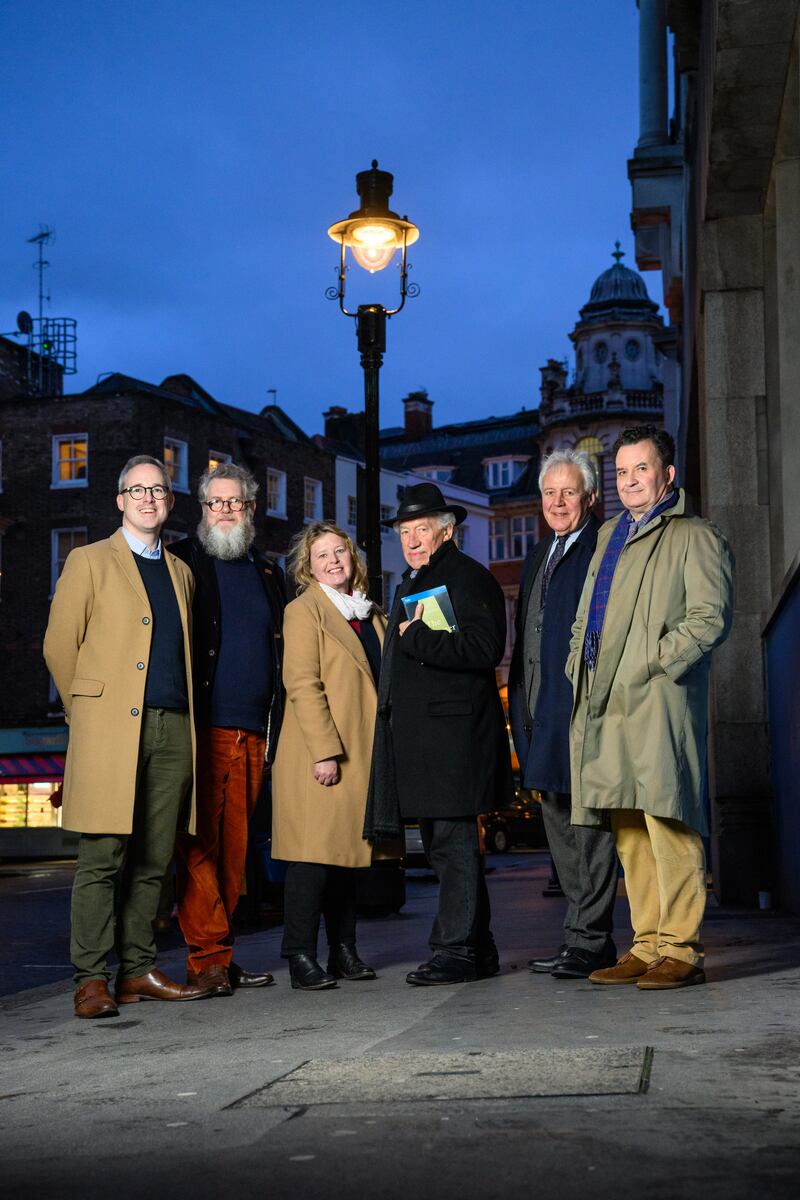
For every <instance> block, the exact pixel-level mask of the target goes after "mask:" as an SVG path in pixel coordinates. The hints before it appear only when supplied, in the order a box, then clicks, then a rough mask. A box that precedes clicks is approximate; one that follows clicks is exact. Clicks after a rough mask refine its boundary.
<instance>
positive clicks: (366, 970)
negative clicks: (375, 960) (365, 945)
mask: <svg viewBox="0 0 800 1200" xmlns="http://www.w3.org/2000/svg"><path fill="white" fill-rule="evenodd" d="M328 974H329V975H333V976H334V978H335V979H349V980H350V981H351V982H353V983H355V982H357V981H359V980H362V979H377V978H378V976H377V975H376V974H375V972H374V970H373V969H372V967H368V966H367V964H366V963H365V962H362V961H361V959H360V958H359V957H358V951H357V950H356V948H355V946H347V945H345V944H344V943H342V944H341V945H339V946H331V951H330V956H329V958H328Z"/></svg>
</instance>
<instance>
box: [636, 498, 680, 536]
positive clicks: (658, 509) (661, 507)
mask: <svg viewBox="0 0 800 1200" xmlns="http://www.w3.org/2000/svg"><path fill="white" fill-rule="evenodd" d="M677 503H678V489H677V488H673V489H672V491H671V492H669V493H668V494H667V495H666V496H665V497H664V499H663V500H659V502H658V504H654V505H653V507H652V508H650V509H648V510H647V512H646V513H645V514H644V516H642V517H640V518H639V520H638V521H637V520H635V519H634V517H633V516H632V514H631V513H630V512H629V513H628V537H629V538H632V537H633V535H634V534H635V533H638V532H639V530H640V529H644V527H645V525H649V524H650V522H651V521H654V520H655V518H656V517H657V516H659V515H660V514H661V513H662V512H664V511H665V509H667V508H672V507H673V506H674V505H675V504H677Z"/></svg>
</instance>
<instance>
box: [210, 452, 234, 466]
mask: <svg viewBox="0 0 800 1200" xmlns="http://www.w3.org/2000/svg"><path fill="white" fill-rule="evenodd" d="M229 462H233V459H232V458H231V456H230V454H226V453H225V451H224V450H209V452H208V469H209V471H216V469H217V467H221V466H222V465H223V463H229Z"/></svg>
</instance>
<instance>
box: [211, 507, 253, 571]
mask: <svg viewBox="0 0 800 1200" xmlns="http://www.w3.org/2000/svg"><path fill="white" fill-rule="evenodd" d="M197 536H198V538H199V539H200V545H201V546H202V547H203V549H204V550H205V552H206V554H210V555H211V557H212V558H221V559H223V560H224V561H226V562H228V561H231V560H232V559H235V558H244V556H245V555H246V554H247V551H248V550H249V549H250V547H251V546H252V544H253V539H254V538H255V536H256V530H255V526H254V524H253V519H252V517H249V518H248V519H247V520H246V521H243V522H242V524H241V525H234V526H233V528H232V529H231V530H230V532H226V530H224V529H223V528H222V526H220V525H213V526H209V525H207V524H206V522H205V521H201V522H200V524H199V525H198V526H197Z"/></svg>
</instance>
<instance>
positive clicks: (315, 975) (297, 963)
mask: <svg viewBox="0 0 800 1200" xmlns="http://www.w3.org/2000/svg"><path fill="white" fill-rule="evenodd" d="M289 977H290V978H291V981H292V987H293V988H301V989H302V990H303V991H306V992H321V991H322V990H323V988H335V987H336V980H335V979H334V977H333V975H328V973H327V972H326V971H323V969H322V967H321V966H320V965H319V963H318V962H317V960H316V959H315V958H312V957H311V955H310V954H290V955H289Z"/></svg>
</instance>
